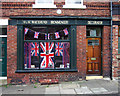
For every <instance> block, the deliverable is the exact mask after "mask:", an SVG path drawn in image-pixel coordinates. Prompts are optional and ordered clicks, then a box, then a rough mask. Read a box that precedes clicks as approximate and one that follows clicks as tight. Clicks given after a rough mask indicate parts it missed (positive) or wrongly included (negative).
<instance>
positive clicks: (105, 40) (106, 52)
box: [102, 26, 110, 76]
mask: <svg viewBox="0 0 120 96" xmlns="http://www.w3.org/2000/svg"><path fill="white" fill-rule="evenodd" d="M102 49H103V52H102V54H103V56H102V60H103V62H102V63H103V65H102V67H103V76H110V26H104V27H103V37H102Z"/></svg>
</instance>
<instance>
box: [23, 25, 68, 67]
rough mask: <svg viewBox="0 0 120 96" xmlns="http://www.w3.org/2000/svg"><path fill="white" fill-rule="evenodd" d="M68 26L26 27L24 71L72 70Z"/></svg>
mask: <svg viewBox="0 0 120 96" xmlns="http://www.w3.org/2000/svg"><path fill="white" fill-rule="evenodd" d="M69 37H70V32H69V27H68V26H47V27H46V26H45V27H44V26H42V27H41V26H32V27H28V26H27V27H24V69H66V68H67V69H68V68H70V39H69Z"/></svg>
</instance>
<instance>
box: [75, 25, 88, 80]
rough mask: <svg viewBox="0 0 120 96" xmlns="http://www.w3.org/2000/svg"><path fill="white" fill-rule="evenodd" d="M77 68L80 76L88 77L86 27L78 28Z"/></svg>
mask: <svg viewBox="0 0 120 96" xmlns="http://www.w3.org/2000/svg"><path fill="white" fill-rule="evenodd" d="M77 68H78V72H80V75H81V76H83V78H85V76H86V26H78V27H77Z"/></svg>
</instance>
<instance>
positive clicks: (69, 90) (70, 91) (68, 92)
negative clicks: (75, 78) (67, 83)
mask: <svg viewBox="0 0 120 96" xmlns="http://www.w3.org/2000/svg"><path fill="white" fill-rule="evenodd" d="M60 94H76V92H75V90H74V89H60Z"/></svg>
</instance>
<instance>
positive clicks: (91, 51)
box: [86, 38, 101, 74]
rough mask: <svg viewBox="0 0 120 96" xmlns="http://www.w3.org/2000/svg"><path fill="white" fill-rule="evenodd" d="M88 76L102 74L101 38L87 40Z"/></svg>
mask: <svg viewBox="0 0 120 96" xmlns="http://www.w3.org/2000/svg"><path fill="white" fill-rule="evenodd" d="M86 40H87V49H86V54H87V58H86V59H87V74H100V72H101V38H87V39H86Z"/></svg>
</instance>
